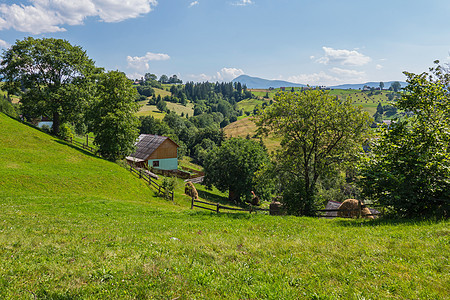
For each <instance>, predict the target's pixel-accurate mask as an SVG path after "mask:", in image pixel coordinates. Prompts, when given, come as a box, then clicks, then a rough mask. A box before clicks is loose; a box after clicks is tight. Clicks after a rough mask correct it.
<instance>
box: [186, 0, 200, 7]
mask: <svg viewBox="0 0 450 300" xmlns="http://www.w3.org/2000/svg"><path fill="white" fill-rule="evenodd" d="M199 4H200V3H199V2H198V1H193V2H191V3H190V4H189V7H193V6H196V5H199Z"/></svg>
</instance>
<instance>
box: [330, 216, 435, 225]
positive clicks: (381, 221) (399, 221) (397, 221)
mask: <svg viewBox="0 0 450 300" xmlns="http://www.w3.org/2000/svg"><path fill="white" fill-rule="evenodd" d="M441 221H444V219H436V218H430V219H425V218H422V219H419V218H417V219H406V218H392V217H388V218H378V219H375V220H369V219H336V221H335V222H334V223H335V224H336V225H338V226H343V227H364V226H366V227H367V226H370V227H375V226H398V225H408V226H412V225H418V224H423V223H429V224H432V223H439V222H441Z"/></svg>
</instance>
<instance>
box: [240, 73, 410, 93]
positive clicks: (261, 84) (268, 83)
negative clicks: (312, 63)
mask: <svg viewBox="0 0 450 300" xmlns="http://www.w3.org/2000/svg"><path fill="white" fill-rule="evenodd" d="M232 82H240V83H241V84H245V85H246V86H247V87H248V88H249V89H268V88H270V87H273V88H275V89H276V88H280V87H305V86H306V84H299V83H293V82H288V81H283V80H268V79H263V78H259V77H251V76H248V75H241V76H238V77H236V78H235V79H233V80H232ZM393 82H395V81H385V82H383V83H384V88H389V87H390V86H391V84H392V83H393ZM399 82H400V84H401V86H402V87H405V86H406V85H407V83H406V82H404V81H399ZM365 85H367V86H368V87H379V86H380V82H379V81H378V82H366V83H357V84H341V85H336V86H330V88H332V89H343V90H347V89H354V90H358V89H362V88H363V87H364V86H365Z"/></svg>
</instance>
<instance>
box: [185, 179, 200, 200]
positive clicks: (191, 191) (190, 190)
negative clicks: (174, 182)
mask: <svg viewBox="0 0 450 300" xmlns="http://www.w3.org/2000/svg"><path fill="white" fill-rule="evenodd" d="M184 193H185V194H186V195H188V196H190V197H191V198H194V199H198V192H197V189H196V188H195V186H194V184H193V183H192V182H190V181H188V182H186V184H185V185H184Z"/></svg>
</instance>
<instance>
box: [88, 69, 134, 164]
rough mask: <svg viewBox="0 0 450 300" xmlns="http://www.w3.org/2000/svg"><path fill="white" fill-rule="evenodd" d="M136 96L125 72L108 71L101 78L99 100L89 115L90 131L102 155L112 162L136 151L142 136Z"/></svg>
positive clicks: (98, 86) (98, 89)
mask: <svg viewBox="0 0 450 300" xmlns="http://www.w3.org/2000/svg"><path fill="white" fill-rule="evenodd" d="M136 93H137V92H136V89H135V88H134V87H133V86H132V84H131V82H130V80H128V79H127V78H126V76H125V74H123V73H122V72H119V71H109V72H107V73H103V74H101V75H99V76H98V80H97V89H96V95H97V97H96V100H95V103H94V105H93V107H92V110H91V113H90V120H91V127H92V128H91V130H92V132H93V133H94V134H95V141H94V143H95V144H96V145H97V146H98V151H99V153H100V154H101V155H102V156H103V157H105V158H107V159H109V160H112V161H115V160H117V159H122V158H124V157H125V156H126V155H128V154H130V153H131V152H132V151H133V149H134V144H135V142H136V139H137V137H138V135H139V130H138V125H139V121H138V119H137V117H136V116H135V113H136V112H137V111H138V109H139V106H138V104H136V103H135V101H134V99H135V98H136Z"/></svg>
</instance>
